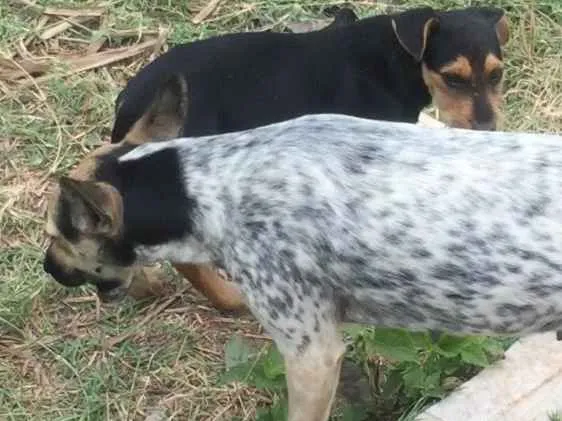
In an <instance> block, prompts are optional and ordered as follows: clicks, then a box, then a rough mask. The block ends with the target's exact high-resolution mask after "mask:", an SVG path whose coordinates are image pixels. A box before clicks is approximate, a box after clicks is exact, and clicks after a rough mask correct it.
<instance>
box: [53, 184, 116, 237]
mask: <svg viewBox="0 0 562 421" xmlns="http://www.w3.org/2000/svg"><path fill="white" fill-rule="evenodd" d="M59 188H60V200H61V203H62V204H63V207H62V208H61V211H62V212H65V213H66V215H63V217H65V218H70V221H71V223H72V226H73V227H74V228H76V229H77V230H78V231H79V232H81V233H82V234H87V235H92V234H104V235H108V236H112V235H115V234H117V233H118V232H119V231H120V229H121V225H122V221H123V216H122V214H123V204H122V198H121V195H120V194H119V193H118V192H117V191H116V190H115V189H114V188H112V187H111V186H109V185H106V184H103V183H97V182H94V181H82V180H76V179H74V178H70V177H61V178H60V179H59Z"/></svg>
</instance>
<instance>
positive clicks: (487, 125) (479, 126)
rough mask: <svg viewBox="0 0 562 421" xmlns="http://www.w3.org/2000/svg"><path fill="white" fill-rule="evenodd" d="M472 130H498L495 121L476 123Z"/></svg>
mask: <svg viewBox="0 0 562 421" xmlns="http://www.w3.org/2000/svg"><path fill="white" fill-rule="evenodd" d="M472 128H473V129H474V130H489V131H495V130H496V122H495V121H493V120H491V121H476V122H474V124H473V125H472Z"/></svg>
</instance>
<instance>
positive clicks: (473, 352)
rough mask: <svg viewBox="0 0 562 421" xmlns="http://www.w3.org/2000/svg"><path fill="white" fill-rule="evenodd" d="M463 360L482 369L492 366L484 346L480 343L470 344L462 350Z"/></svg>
mask: <svg viewBox="0 0 562 421" xmlns="http://www.w3.org/2000/svg"><path fill="white" fill-rule="evenodd" d="M461 358H462V360H463V361H464V362H466V363H469V364H473V365H477V366H480V367H487V366H489V365H490V363H489V362H488V358H487V357H486V353H485V352H484V349H483V348H482V345H480V344H478V343H472V344H468V345H467V346H465V347H464V348H463V349H462V350H461Z"/></svg>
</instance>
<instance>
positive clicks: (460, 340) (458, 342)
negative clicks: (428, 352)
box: [436, 335, 468, 357]
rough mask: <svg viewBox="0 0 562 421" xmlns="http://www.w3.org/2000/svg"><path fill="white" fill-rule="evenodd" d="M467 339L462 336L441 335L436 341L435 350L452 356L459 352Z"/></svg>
mask: <svg viewBox="0 0 562 421" xmlns="http://www.w3.org/2000/svg"><path fill="white" fill-rule="evenodd" d="M467 341H468V339H467V338H465V337H463V336H453V335H443V336H441V338H440V339H439V341H438V342H437V347H436V351H437V352H438V353H439V354H441V355H443V356H445V357H454V356H456V355H459V354H460V352H461V350H462V349H463V348H464V347H465V346H466V345H467Z"/></svg>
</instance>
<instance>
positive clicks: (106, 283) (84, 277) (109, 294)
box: [43, 254, 127, 303]
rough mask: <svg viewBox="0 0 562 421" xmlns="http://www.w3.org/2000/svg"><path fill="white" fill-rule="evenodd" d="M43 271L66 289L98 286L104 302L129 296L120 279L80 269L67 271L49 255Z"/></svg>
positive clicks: (125, 286) (99, 295)
mask: <svg viewBox="0 0 562 421" xmlns="http://www.w3.org/2000/svg"><path fill="white" fill-rule="evenodd" d="M43 270H44V271H45V272H46V273H48V274H49V275H51V277H52V278H53V279H54V280H55V281H57V282H58V283H59V284H61V285H62V286H65V287H69V288H72V287H79V286H82V285H85V284H93V285H95V286H96V290H97V294H98V297H99V298H100V300H101V301H102V302H106V303H107V302H114V301H118V300H121V299H123V298H124V297H125V296H126V295H127V285H126V284H125V283H124V282H123V281H121V280H120V279H105V278H101V277H97V276H94V275H91V274H89V273H86V272H83V271H81V270H79V269H72V270H70V271H67V270H65V269H64V268H63V267H62V266H60V265H58V264H57V262H56V261H55V260H54V259H53V258H52V257H51V256H49V254H47V255H46V256H45V260H44V261H43Z"/></svg>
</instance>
